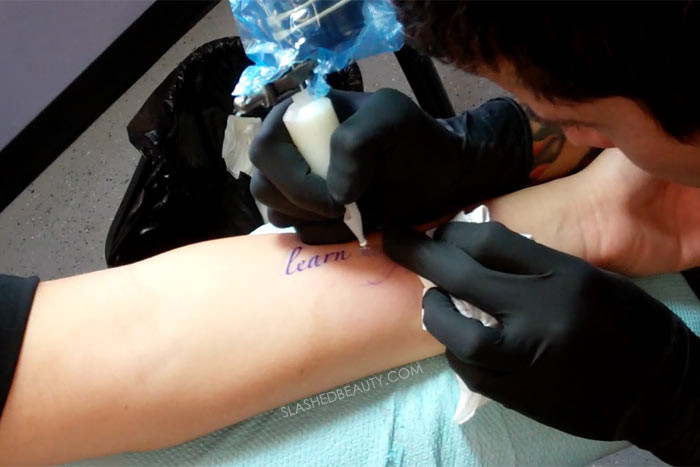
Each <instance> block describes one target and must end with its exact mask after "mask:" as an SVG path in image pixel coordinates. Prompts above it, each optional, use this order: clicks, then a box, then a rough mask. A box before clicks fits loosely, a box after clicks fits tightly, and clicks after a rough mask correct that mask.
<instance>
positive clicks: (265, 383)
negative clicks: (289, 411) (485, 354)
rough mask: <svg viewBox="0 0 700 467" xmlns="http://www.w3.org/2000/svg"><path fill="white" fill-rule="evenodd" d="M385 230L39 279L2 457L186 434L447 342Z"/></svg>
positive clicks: (45, 459)
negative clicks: (383, 236) (351, 238)
mask: <svg viewBox="0 0 700 467" xmlns="http://www.w3.org/2000/svg"><path fill="white" fill-rule="evenodd" d="M378 242H379V238H378V237H374V238H373V239H372V245H373V247H374V249H373V250H372V253H373V255H369V256H368V255H361V254H360V249H359V247H357V246H356V244H347V245H340V246H337V245H336V246H326V247H309V246H303V247H301V249H300V250H299V249H297V250H295V248H298V247H300V246H301V245H300V244H299V242H298V240H296V238H295V237H294V236H293V235H271V236H261V237H237V238H230V239H223V240H216V241H211V242H205V243H201V244H197V245H192V246H188V247H184V248H180V249H178V250H175V251H172V252H169V253H166V254H163V255H160V256H157V257H155V258H152V259H149V260H146V261H143V262H140V263H136V264H134V265H131V266H126V267H122V268H117V269H113V270H106V271H99V272H95V273H91V274H85V275H82V276H76V277H71V278H67V279H60V280H56V281H50V282H45V283H41V284H40V286H39V289H38V292H37V295H36V299H35V303H34V305H33V307H32V311H31V315H30V318H29V323H28V327H27V332H26V335H25V339H24V343H23V348H22V351H21V354H20V360H19V364H18V368H17V372H16V374H15V379H14V382H13V385H12V388H11V392H10V395H9V398H8V401H7V405H6V407H5V411H4V413H3V416H2V420H1V421H0V459H2V460H3V462H4V463H5V464H28V463H57V462H62V461H67V460H70V459H78V458H86V457H93V456H97V455H103V454H108V453H114V452H120V451H125V450H142V449H153V448H157V447H163V446H167V445H172V444H176V443H178V442H182V441H185V440H187V439H191V438H193V437H196V436H198V435H202V434H204V433H207V432H210V431H213V430H215V429H217V428H220V427H223V426H226V425H229V424H232V423H235V422H237V421H239V420H242V419H244V418H247V417H249V416H252V415H254V414H257V413H260V412H262V411H265V410H268V409H270V408H273V407H277V406H279V405H282V404H284V403H286V402H289V401H291V400H295V399H297V398H300V397H303V396H305V395H310V394H313V393H317V392H319V391H322V390H324V389H327V388H330V387H333V386H335V385H338V384H342V383H344V382H347V381H350V380H353V379H356V378H360V377H362V376H366V375H369V374H371V373H374V372H377V371H381V370H384V369H386V368H390V367H393V366H397V365H401V364H403V363H407V362H409V361H414V360H417V359H421V358H425V357H428V356H431V355H436V354H438V353H440V352H441V351H442V349H443V348H442V346H441V345H440V344H439V343H437V341H435V340H434V339H433V338H432V337H431V336H430V335H429V334H428V333H425V332H423V331H422V330H421V326H420V299H421V285H420V283H419V282H418V280H417V278H416V276H415V275H414V274H412V273H409V272H408V271H406V270H404V269H401V268H400V267H398V266H395V265H393V263H390V262H389V261H388V259H386V257H385V256H384V255H383V254H381V253H379V251H380V250H379V245H378ZM295 252H297V253H295ZM302 261H303V263H302Z"/></svg>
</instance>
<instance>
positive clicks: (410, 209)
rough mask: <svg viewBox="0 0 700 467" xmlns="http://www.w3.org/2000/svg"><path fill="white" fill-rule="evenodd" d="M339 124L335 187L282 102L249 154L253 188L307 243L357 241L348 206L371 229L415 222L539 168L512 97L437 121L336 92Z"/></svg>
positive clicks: (405, 107) (410, 106)
mask: <svg viewBox="0 0 700 467" xmlns="http://www.w3.org/2000/svg"><path fill="white" fill-rule="evenodd" d="M329 97H330V98H331V101H332V102H333V106H334V108H335V110H336V113H337V114H338V118H339V120H340V121H341V122H342V123H341V125H340V126H339V127H338V128H337V129H336V131H335V132H334V133H333V136H332V139H331V160H330V166H329V169H328V177H327V183H326V181H324V180H323V179H322V178H321V177H318V176H316V175H313V174H312V173H311V171H310V169H309V167H308V165H307V164H306V162H305V161H304V159H303V158H302V156H301V154H299V152H298V151H297V149H296V147H295V146H294V144H293V143H292V141H291V138H290V136H289V133H288V132H287V129H286V127H285V126H284V123H283V122H282V116H283V115H284V112H285V111H286V109H287V107H289V104H290V102H289V101H285V102H283V103H281V104H279V105H278V106H276V107H275V108H274V109H273V110H272V111H271V112H270V114H269V115H268V116H267V118H266V119H265V121H264V122H263V124H262V127H261V128H260V130H259V132H258V134H257V136H256V139H255V140H254V142H253V145H252V146H251V149H250V156H251V160H252V162H253V164H254V165H255V167H256V168H257V169H258V170H256V171H255V172H254V174H253V179H252V182H251V191H252V193H253V195H254V196H255V197H256V198H257V199H258V200H259V201H261V202H262V203H264V204H266V205H267V206H268V207H269V208H270V210H269V218H270V221H271V222H272V223H273V224H275V225H277V226H280V227H286V226H292V225H293V226H295V227H296V229H297V232H298V234H299V237H300V238H301V240H302V241H304V242H306V243H334V242H342V241H349V240H352V239H353V238H354V237H353V235H352V233H351V232H350V230H349V229H348V228H347V227H346V226H345V224H344V223H343V222H342V217H343V213H344V207H343V205H344V204H348V203H351V202H358V206H359V208H360V212H361V213H362V220H363V224H364V229H365V231H366V232H370V231H374V230H378V229H381V228H383V227H386V226H388V225H415V224H419V223H423V222H427V221H430V220H434V219H436V218H439V217H440V216H442V215H444V214H447V213H450V212H454V211H455V210H458V209H460V208H463V207H464V206H465V205H467V204H469V203H472V202H475V201H480V200H483V199H486V198H491V197H493V196H496V195H499V194H502V193H504V192H508V191H514V190H516V189H518V188H521V187H522V186H523V185H524V184H525V183H526V182H527V179H528V174H529V171H530V169H531V167H532V154H531V151H532V148H531V146H532V143H531V136H530V127H529V123H528V120H527V117H526V116H525V114H524V113H523V111H522V110H521V109H520V107H519V106H518V105H517V104H516V103H515V102H514V101H513V100H511V99H506V98H500V99H493V100H491V101H489V102H487V103H485V104H484V105H482V106H481V107H479V108H478V109H476V110H474V111H473V112H465V113H464V114H462V115H460V116H458V117H454V118H452V119H449V120H436V119H434V118H432V117H430V116H429V115H428V114H426V113H425V112H424V111H423V110H421V109H420V108H419V107H418V106H417V105H416V104H415V103H414V102H413V101H412V100H411V99H410V98H409V97H408V96H406V95H404V94H401V93H400V92H398V91H395V90H391V89H382V90H380V91H377V92H376V93H374V94H364V93H351V92H340V91H332V92H331V94H330V95H329Z"/></svg>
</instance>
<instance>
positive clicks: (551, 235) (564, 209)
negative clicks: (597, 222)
mask: <svg viewBox="0 0 700 467" xmlns="http://www.w3.org/2000/svg"><path fill="white" fill-rule="evenodd" d="M575 177H576V176H570V177H566V178H562V179H557V180H553V181H550V182H547V183H544V184H542V185H536V186H532V187H529V188H525V189H523V190H520V191H517V192H515V193H511V194H508V195H505V196H501V197H499V198H495V199H492V200H490V201H488V202H487V203H486V205H487V207H488V208H489V211H490V215H491V220H493V221H496V222H501V223H503V224H504V225H505V226H506V227H508V228H509V229H511V230H513V231H516V232H521V233H527V234H529V235H532V237H533V238H534V239H535V241H537V242H538V243H541V244H543V245H547V246H548V247H550V248H554V249H556V250H559V251H563V252H565V253H569V254H571V255H574V256H578V257H580V258H583V259H585V260H587V261H594V262H595V261H596V260H597V256H596V254H595V252H594V251H591V249H590V247H589V245H588V244H587V240H586V237H585V226H584V225H582V221H584V219H585V217H586V216H587V214H586V213H584V212H581V211H580V210H579V209H578V203H576V202H575V200H574V199H572V198H573V197H575V196H576V193H577V190H576V189H575V187H576V178H575Z"/></svg>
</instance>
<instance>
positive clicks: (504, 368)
mask: <svg viewBox="0 0 700 467" xmlns="http://www.w3.org/2000/svg"><path fill="white" fill-rule="evenodd" d="M434 239H435V240H431V239H429V238H428V237H426V236H425V235H423V234H420V233H417V232H415V231H412V230H404V231H391V232H387V233H386V234H385V236H384V249H385V251H386V253H387V254H388V255H389V257H390V258H392V259H393V260H394V261H396V262H398V263H399V264H401V265H403V266H404V267H406V268H408V269H411V270H413V271H415V272H416V273H417V274H419V275H421V276H423V277H426V278H427V279H430V280H431V281H433V282H434V283H435V284H437V285H438V287H439V289H431V290H429V291H428V293H426V295H425V296H424V298H423V308H424V310H425V315H424V321H425V325H426V327H427V329H428V331H429V332H430V333H431V334H432V335H434V336H435V337H436V338H437V339H438V340H439V341H440V342H442V343H443V344H444V345H445V346H446V347H447V351H446V356H447V359H448V361H449V363H450V366H451V367H452V368H453V369H454V370H455V371H456V372H457V373H458V374H459V375H460V376H461V377H462V378H463V380H464V381H465V383H466V384H467V386H468V387H469V388H470V389H472V390H473V391H475V392H477V393H480V394H483V395H485V396H487V397H489V398H491V399H493V400H496V401H498V402H500V403H502V404H503V405H505V406H506V407H509V408H511V409H513V410H516V411H518V412H520V413H522V414H524V415H527V416H529V417H531V418H533V419H535V420H538V421H539V422H541V423H544V424H546V425H549V426H552V427H554V428H558V429H560V430H563V431H566V432H568V433H571V434H574V435H578V436H582V437H585V438H593V439H599V440H621V439H624V440H629V441H631V442H633V443H635V444H637V445H638V446H640V447H642V448H645V449H649V450H651V451H652V452H654V453H655V454H656V455H658V456H659V457H661V458H662V459H664V460H666V461H667V462H671V463H678V464H696V465H697V464H700V339H699V338H698V337H697V336H696V335H694V334H693V333H692V332H691V331H690V330H689V329H688V328H687V327H686V326H685V325H684V324H683V322H682V321H681V320H680V319H679V318H678V317H676V315H674V314H673V313H672V312H671V311H670V310H669V309H668V308H666V307H665V306H664V305H663V304H662V303H660V302H659V301H657V300H656V299H654V298H652V297H651V296H649V295H648V294H646V293H645V292H644V291H642V290H641V289H639V288H638V287H637V286H636V285H634V283H632V282H631V281H630V280H629V279H627V278H625V277H623V276H620V275H617V274H614V273H611V272H608V271H604V270H601V269H598V268H596V267H594V266H592V265H590V264H588V263H586V262H584V261H582V260H580V259H578V258H575V257H573V256H570V255H567V254H564V253H561V252H557V251H555V250H552V249H550V248H547V247H545V246H542V245H539V244H537V243H535V242H533V241H532V240H528V239H526V238H524V237H522V236H521V235H519V234H517V233H514V232H511V231H510V230H508V229H506V228H505V227H503V226H502V225H501V224H498V223H486V224H468V223H451V224H447V225H445V226H443V227H441V228H439V229H438V230H437V232H436V233H435V236H434ZM448 293H449V294H451V295H453V296H455V297H458V298H461V299H464V300H466V301H468V302H469V303H472V304H474V305H475V306H477V307H479V308H481V309H482V310H484V311H485V312H487V313H489V314H491V315H492V316H493V317H494V318H496V319H497V320H498V321H499V323H500V327H498V328H487V327H484V326H482V325H481V323H480V322H479V321H477V320H473V319H469V318H465V317H463V316H461V315H460V314H459V312H458V311H457V310H456V309H455V307H454V305H453V304H452V302H451V300H450V298H449V296H448V295H447V294H448Z"/></svg>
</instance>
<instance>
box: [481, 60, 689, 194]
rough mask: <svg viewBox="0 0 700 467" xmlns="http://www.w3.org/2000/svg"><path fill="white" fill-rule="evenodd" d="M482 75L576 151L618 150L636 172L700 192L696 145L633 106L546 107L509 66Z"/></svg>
mask: <svg viewBox="0 0 700 467" xmlns="http://www.w3.org/2000/svg"><path fill="white" fill-rule="evenodd" d="M478 72H479V74H480V75H483V76H484V77H486V78H488V79H489V80H491V81H493V82H494V83H496V84H498V85H499V86H501V87H502V88H503V89H505V90H507V91H509V92H511V93H512V94H514V95H515V96H517V97H518V99H519V100H520V101H521V102H522V103H524V104H525V105H527V106H528V107H529V108H530V109H531V110H532V111H533V112H534V113H535V114H536V115H537V116H538V117H539V118H540V119H541V120H543V121H546V122H549V123H553V124H556V125H559V126H561V127H562V128H563V130H564V133H565V134H566V137H567V139H568V140H569V141H570V142H571V143H573V144H575V145H578V146H593V147H600V148H612V147H616V148H618V149H620V150H621V151H622V152H623V153H624V154H625V155H626V156H627V157H628V158H629V159H630V160H631V161H632V162H633V163H634V164H635V165H636V166H637V167H639V168H641V169H642V170H644V171H646V172H648V173H650V174H652V175H655V176H656V177H658V178H662V179H664V180H666V181H669V182H673V183H678V184H682V185H689V186H694V187H700V141H699V142H698V143H696V144H686V143H682V142H680V141H678V140H676V139H674V138H673V137H671V136H670V135H668V134H667V133H666V132H664V131H663V129H662V128H661V127H660V126H659V124H658V123H657V122H656V121H655V120H654V119H653V118H652V117H651V116H650V115H649V114H648V113H647V112H645V111H644V110H643V109H642V108H641V107H640V106H639V105H638V104H637V103H635V102H634V101H632V100H630V99H627V98H623V97H608V98H603V99H596V100H593V101H591V102H585V103H577V102H566V101H557V102H550V101H547V100H545V99H541V98H538V97H537V96H535V94H534V93H533V92H532V91H531V90H530V89H528V88H527V87H525V86H524V85H523V84H522V83H521V82H520V80H519V79H518V77H517V73H516V72H515V69H514V68H513V66H512V64H510V63H509V62H505V61H501V62H500V63H499V64H498V69H491V68H487V67H482V68H480V69H478Z"/></svg>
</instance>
